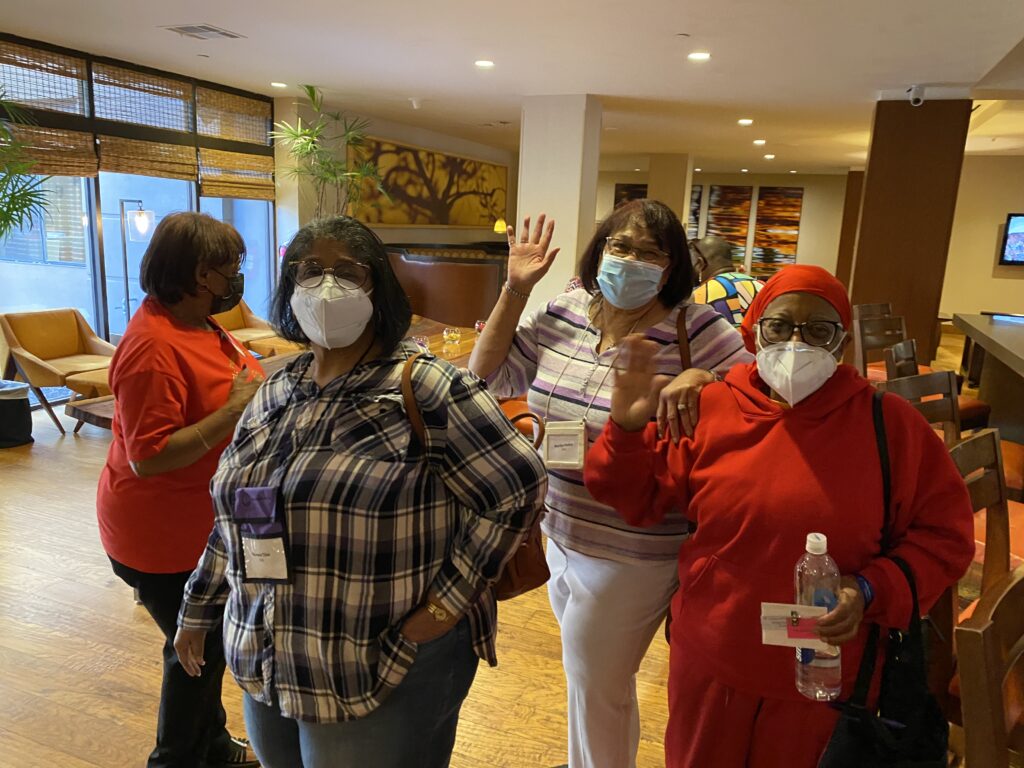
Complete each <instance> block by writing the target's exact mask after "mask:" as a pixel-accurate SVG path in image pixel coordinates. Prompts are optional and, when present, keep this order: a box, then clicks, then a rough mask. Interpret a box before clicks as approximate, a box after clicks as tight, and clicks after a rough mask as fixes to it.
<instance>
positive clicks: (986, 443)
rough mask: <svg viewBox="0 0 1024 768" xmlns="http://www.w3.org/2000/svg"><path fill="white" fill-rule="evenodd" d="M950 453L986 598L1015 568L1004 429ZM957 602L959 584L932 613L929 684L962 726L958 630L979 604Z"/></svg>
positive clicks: (991, 431) (975, 438)
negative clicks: (965, 496) (970, 519)
mask: <svg viewBox="0 0 1024 768" xmlns="http://www.w3.org/2000/svg"><path fill="white" fill-rule="evenodd" d="M950 456H952V458H953V462H954V463H955V464H956V466H957V468H958V469H959V470H960V474H961V476H962V477H963V478H964V482H965V483H966V484H967V491H968V493H969V494H970V498H971V509H973V510H974V530H975V537H976V538H982V537H983V538H984V545H982V546H983V547H984V550H983V560H982V565H981V596H982V597H984V596H985V595H986V594H988V593H989V592H990V591H991V590H992V589H993V588H994V587H995V586H996V584H998V582H999V581H1000V580H1001V579H1002V578H1003V577H1005V576H1006V574H1008V573H1009V572H1010V513H1009V504H1008V500H1007V496H1006V483H1005V481H1004V479H1003V459H1002V454H1001V452H1000V450H999V432H998V430H995V429H985V430H982V431H980V432H978V433H977V434H975V435H973V436H972V437H969V438H967V439H966V440H964V441H963V442H961V443H960V444H958V445H956V446H954V447H953V448H952V450H950ZM979 533H980V534H981V536H979ZM957 602H958V589H957V585H953V587H951V588H950V589H947V590H946V591H945V592H944V593H943V595H942V596H941V597H940V598H939V599H938V601H937V602H936V603H935V605H934V606H932V609H931V611H929V613H928V619H929V623H930V624H931V626H932V627H933V628H934V630H935V631H934V632H932V633H930V634H929V648H928V659H929V664H928V686H929V688H930V690H931V691H932V693H934V694H935V696H936V697H937V698H938V700H939V702H940V703H941V704H942V706H943V709H944V711H945V713H946V717H947V718H948V719H949V721H950V722H951V723H954V724H956V725H961V724H962V722H963V721H962V717H961V710H960V696H961V687H960V680H959V675H958V673H957V653H956V649H955V648H954V645H953V629H954V627H956V626H958V625H959V624H960V623H962V622H963V621H966V620H967V619H968V618H969V617H970V616H971V615H972V614H973V612H974V611H975V610H976V607H977V605H978V602H975V603H972V604H971V605H970V606H968V607H967V608H966V609H965V610H964V611H962V612H961V611H959V610H958V605H957Z"/></svg>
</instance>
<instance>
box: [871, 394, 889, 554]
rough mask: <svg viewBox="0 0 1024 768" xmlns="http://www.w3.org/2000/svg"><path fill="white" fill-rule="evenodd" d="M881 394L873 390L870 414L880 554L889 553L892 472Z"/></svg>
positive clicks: (882, 396) (883, 395)
mask: <svg viewBox="0 0 1024 768" xmlns="http://www.w3.org/2000/svg"><path fill="white" fill-rule="evenodd" d="M884 397H885V394H884V393H883V392H880V391H878V390H875V393H874V395H873V397H872V401H871V412H872V416H873V417H874V421H875V442H876V443H877V445H878V460H879V462H880V463H881V465H882V499H883V502H884V504H885V506H884V507H883V509H882V514H883V517H882V520H883V522H882V552H883V553H885V552H888V551H889V544H890V542H889V534H890V530H889V529H890V526H891V524H892V471H891V467H890V466H889V438H888V436H887V435H886V432H885V416H884V414H883V412H882V399H883V398H884Z"/></svg>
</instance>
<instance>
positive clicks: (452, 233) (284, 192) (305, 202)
mask: <svg viewBox="0 0 1024 768" xmlns="http://www.w3.org/2000/svg"><path fill="white" fill-rule="evenodd" d="M294 101H295V100H294V99H290V98H279V99H275V102H274V109H275V115H276V117H277V119H278V120H293V119H294V117H293V116H294V114H295V107H294ZM326 108H327V109H339V108H341V109H344V106H343V105H342V106H340V107H339V105H336V104H334V105H327V107H326ZM349 116H350V117H355V115H349ZM367 119H368V120H369V121H370V127H369V128H368V129H367V133H368V134H369V135H371V136H376V137H379V138H382V139H390V140H392V141H397V142H401V143H404V144H410V145H413V146H417V147H424V148H426V149H433V150H437V151H439V152H447V153H449V154H454V155H463V156H465V157H471V158H474V159H478V160H486V161H487V162H491V163H498V164H499V165H505V166H507V167H508V205H507V210H508V214H507V215H506V219H509V220H514V219H515V208H516V188H517V182H518V176H519V168H518V155H517V153H515V152H513V151H510V150H505V149H498V148H496V147H490V146H487V145H485V144H478V143H476V142H472V141H466V140H464V139H459V138H456V137H454V136H448V135H447V134H443V133H437V132H435V131H428V130H426V129H424V128H415V127H413V126H411V125H405V124H403V123H394V122H391V121H388V120H380V119H378V118H375V117H369V118H367ZM275 164H276V176H277V196H278V200H277V206H278V217H277V238H278V242H279V243H281V244H284V243H287V242H288V240H289V239H290V238H291V236H292V235H293V234H295V230H296V229H297V228H298V227H299V226H300V223H302V224H304V223H306V222H307V220H308V218H309V216H310V215H311V212H312V205H311V204H310V201H309V199H307V198H308V194H306V195H304V194H303V193H304V191H305V190H304V187H305V186H306V185H305V184H302V185H301V187H302V188H301V189H300V185H298V184H297V183H296V181H295V179H294V178H290V177H289V176H288V174H287V171H286V169H287V167H288V165H290V160H289V159H288V157H287V153H286V152H282V151H281V149H280V148H278V149H276V151H275ZM373 229H374V231H375V232H376V233H377V234H378V235H380V237H381V239H382V240H383V241H384V242H385V243H471V242H479V241H483V240H496V241H499V242H504V240H505V237H504V236H503V235H496V234H495V233H494V231H493V228H492V227H448V226H438V227H384V226H375V227H374V228H373Z"/></svg>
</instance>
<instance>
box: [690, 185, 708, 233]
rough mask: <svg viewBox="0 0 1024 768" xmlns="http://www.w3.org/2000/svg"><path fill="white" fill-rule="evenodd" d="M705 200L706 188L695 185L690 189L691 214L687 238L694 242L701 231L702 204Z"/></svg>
mask: <svg viewBox="0 0 1024 768" xmlns="http://www.w3.org/2000/svg"><path fill="white" fill-rule="evenodd" d="M703 199H704V186H703V185H702V184H694V185H693V186H692V187H690V212H689V216H688V218H687V221H686V236H687V237H688V238H690V239H691V240H693V238H695V237H696V236H697V231H698V230H699V229H700V204H701V201H703Z"/></svg>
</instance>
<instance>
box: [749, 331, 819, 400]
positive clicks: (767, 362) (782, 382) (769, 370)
mask: <svg viewBox="0 0 1024 768" xmlns="http://www.w3.org/2000/svg"><path fill="white" fill-rule="evenodd" d="M838 367H839V363H838V362H837V361H836V358H835V356H834V355H833V354H832V353H831V352H829V351H828V350H827V349H825V348H824V347H814V346H811V345H810V344H805V343H804V342H802V341H783V342H779V343H777V344H769V345H768V346H766V347H762V348H761V349H760V350H758V353H757V373H758V375H759V376H760V377H761V380H762V381H763V382H764V383H765V384H767V385H768V386H769V387H771V388H772V389H773V390H774V391H775V392H777V393H778V394H779V396H780V397H782V399H784V400H785V401H786V402H787V403H789V404H790V405H796V404H797V403H799V402H800V401H801V400H804V399H806V398H808V397H810V396H811V395H813V394H814V393H815V392H817V391H818V390H819V389H821V388H822V386H824V384H825V382H826V381H828V380H829V379H830V378H832V374H834V373H835V372H836V368H838Z"/></svg>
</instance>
